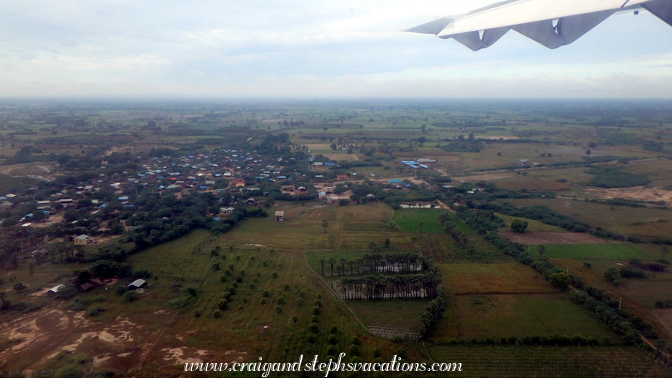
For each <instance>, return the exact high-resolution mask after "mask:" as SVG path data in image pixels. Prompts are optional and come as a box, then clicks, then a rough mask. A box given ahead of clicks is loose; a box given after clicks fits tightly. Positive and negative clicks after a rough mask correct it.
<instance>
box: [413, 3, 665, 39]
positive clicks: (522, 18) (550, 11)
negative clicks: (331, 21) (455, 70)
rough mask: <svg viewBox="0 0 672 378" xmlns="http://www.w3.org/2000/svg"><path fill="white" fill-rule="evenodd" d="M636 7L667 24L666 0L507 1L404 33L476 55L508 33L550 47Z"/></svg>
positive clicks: (578, 36) (635, 9)
mask: <svg viewBox="0 0 672 378" xmlns="http://www.w3.org/2000/svg"><path fill="white" fill-rule="evenodd" d="M642 8H643V9H646V10H648V11H649V12H651V13H653V14H654V15H656V16H657V17H658V18H660V19H662V20H663V21H665V22H666V23H668V24H669V25H671V26H672V0H508V1H503V2H500V3H496V4H492V5H490V6H487V7H485V8H481V9H477V10H474V11H472V12H469V13H467V14H464V15H461V16H457V17H451V18H448V17H446V18H441V19H438V20H435V21H432V22H428V23H426V24H422V25H419V26H416V27H413V28H411V29H408V30H407V31H409V32H414V33H424V34H434V35H436V36H438V37H439V38H442V39H448V38H453V39H455V40H456V41H458V42H460V43H461V44H463V45H465V46H467V47H468V48H470V49H472V50H474V51H478V50H480V49H482V48H486V47H490V46H492V45H493V44H494V43H495V42H497V40H499V39H500V38H501V37H502V36H503V35H504V34H506V33H507V32H508V31H509V30H511V29H513V30H515V31H517V32H518V33H520V34H522V35H524V36H526V37H528V38H530V39H532V40H534V41H536V42H538V43H540V44H542V45H544V46H546V47H548V48H551V49H555V48H558V47H560V46H564V45H568V44H570V43H572V42H574V41H576V40H577V39H579V38H580V37H581V36H583V35H584V34H585V33H587V32H588V31H590V30H591V29H592V28H594V27H595V26H597V25H598V24H599V23H600V22H602V21H604V20H605V19H607V18H608V17H609V16H611V15H612V14H614V13H616V12H618V11H626V10H630V11H638V10H639V9H642Z"/></svg>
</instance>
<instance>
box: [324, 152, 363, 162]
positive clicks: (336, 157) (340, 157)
mask: <svg viewBox="0 0 672 378" xmlns="http://www.w3.org/2000/svg"><path fill="white" fill-rule="evenodd" d="M322 156H324V157H326V158H329V159H330V160H336V161H341V160H345V161H357V160H359V158H358V157H357V155H355V154H329V153H327V154H324V153H323V154H322Z"/></svg>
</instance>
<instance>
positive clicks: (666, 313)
mask: <svg viewBox="0 0 672 378" xmlns="http://www.w3.org/2000/svg"><path fill="white" fill-rule="evenodd" d="M651 314H653V316H654V317H655V318H656V320H658V322H659V323H660V324H661V325H662V326H663V327H664V328H665V329H666V330H667V332H669V333H672V309H669V308H668V309H664V310H651Z"/></svg>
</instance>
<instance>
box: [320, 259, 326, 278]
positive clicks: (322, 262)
mask: <svg viewBox="0 0 672 378" xmlns="http://www.w3.org/2000/svg"><path fill="white" fill-rule="evenodd" d="M325 262H326V261H324V259H320V265H322V275H323V276H324V263H325Z"/></svg>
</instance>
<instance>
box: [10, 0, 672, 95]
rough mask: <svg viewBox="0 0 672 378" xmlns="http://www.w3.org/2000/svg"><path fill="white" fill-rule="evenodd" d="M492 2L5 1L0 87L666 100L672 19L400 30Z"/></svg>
mask: <svg viewBox="0 0 672 378" xmlns="http://www.w3.org/2000/svg"><path fill="white" fill-rule="evenodd" d="M492 2H493V1H491V0H484V1H483V0H477V1H470V2H464V1H458V0H444V1H438V0H416V1H412V2H409V1H407V0H358V1H355V0H340V1H336V2H334V1H321V0H320V1H315V0H312V1H307V0H276V1H273V2H269V1H266V0H263V1H262V0H249V1H246V2H235V3H231V2H222V1H219V0H200V1H197V2H184V1H179V0H133V1H132V0H97V1H89V0H63V1H57V2H54V1H50V0H22V1H5V2H0V15H1V16H0V21H2V22H0V67H1V68H2V69H1V70H0V83H1V84H2V85H0V97H10V96H59V95H68V96H103V97H104V96H111V95H112V96H121V97H123V96H193V97H285V96H290V97H310V96H314V97H353V96H354V97H361V96H373V97H381V96H382V97H399V98H402V97H451V98H453V97H479V96H487V97H530V96H539V97H574V96H578V97H628V96H634V97H668V98H669V97H672V94H671V93H670V90H669V89H666V88H665V87H664V85H668V87H669V83H670V73H668V71H669V68H667V67H669V66H670V65H671V64H672V47H671V46H670V45H669V44H662V43H659V42H658V41H660V40H667V39H669V36H672V28H670V27H669V26H667V25H665V24H664V23H662V22H660V20H658V19H656V18H655V17H653V16H651V15H647V14H642V15H640V16H639V17H631V16H627V17H626V16H616V17H612V18H610V19H608V20H607V21H605V22H604V23H603V24H601V25H599V26H598V27H597V28H595V30H593V31H591V32H590V33H589V34H587V35H586V36H585V37H583V38H582V39H580V40H579V41H577V42H576V43H574V44H572V45H570V46H566V47H563V48H561V49H558V50H547V49H545V48H544V47H541V46H539V45H538V44H536V43H535V42H532V41H530V40H529V39H527V38H525V37H522V36H521V35H519V34H517V33H515V32H510V33H508V34H507V35H506V36H505V37H504V38H502V40H501V41H500V42H498V43H497V44H496V45H494V46H493V47H491V48H489V49H487V50H484V51H480V52H478V53H473V52H471V51H470V50H468V49H466V48H465V47H463V46H461V45H460V44H458V43H457V42H455V41H453V40H439V39H437V38H435V37H433V36H428V35H418V34H411V33H402V32H400V30H402V29H405V28H407V27H410V26H413V25H417V24H420V23H423V22H426V21H429V20H431V19H432V18H434V17H435V16H437V17H441V16H446V15H454V14H459V13H464V12H467V11H469V10H471V9H473V8H477V7H481V6H484V5H487V4H489V3H492ZM651 35H656V36H658V38H656V39H652V38H650V36H651Z"/></svg>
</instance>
